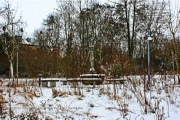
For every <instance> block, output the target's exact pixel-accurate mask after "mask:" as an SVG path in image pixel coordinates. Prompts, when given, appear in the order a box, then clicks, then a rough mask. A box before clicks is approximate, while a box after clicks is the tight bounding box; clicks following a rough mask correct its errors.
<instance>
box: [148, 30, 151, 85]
mask: <svg viewBox="0 0 180 120" xmlns="http://www.w3.org/2000/svg"><path fill="white" fill-rule="evenodd" d="M150 41H152V37H151V31H150V30H149V31H148V83H149V82H150V74H151V73H150Z"/></svg>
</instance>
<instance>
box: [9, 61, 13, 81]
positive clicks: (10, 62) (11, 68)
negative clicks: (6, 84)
mask: <svg viewBox="0 0 180 120" xmlns="http://www.w3.org/2000/svg"><path fill="white" fill-rule="evenodd" d="M9 64H10V66H9V67H10V78H11V79H13V74H14V71H13V59H12V58H10V59H9Z"/></svg>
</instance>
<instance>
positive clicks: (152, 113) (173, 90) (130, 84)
mask: <svg viewBox="0 0 180 120" xmlns="http://www.w3.org/2000/svg"><path fill="white" fill-rule="evenodd" d="M173 78H174V77H172V76H154V77H153V78H152V79H151V80H152V81H153V82H152V84H151V88H150V90H147V89H146V90H145V92H144V84H143V83H144V78H143V76H142V77H140V76H138V77H137V76H133V77H128V81H126V82H125V83H124V84H102V85H96V86H95V88H93V86H87V85H86V86H85V85H82V84H79V85H78V86H77V87H76V88H73V87H72V85H70V84H68V85H62V84H61V83H57V86H56V87H55V88H45V87H38V83H36V82H34V84H31V86H29V84H30V82H27V85H26V82H24V84H23V85H22V87H18V88H16V89H14V88H13V87H6V85H5V84H4V85H3V87H4V93H3V94H4V96H5V99H6V100H7V101H8V103H4V104H6V108H7V109H6V111H7V113H6V114H5V116H6V119H8V118H9V116H12V117H14V119H20V118H25V119H27V118H31V119H32V120H34V119H37V120H41V119H42V120H45V119H47V120H48V119H49V120H51V119H52V120H92V119H94V120H122V119H125V120H180V87H179V86H178V85H176V84H174V79H173ZM145 80H147V79H145ZM4 81H7V80H4ZM23 81H25V80H23ZM27 81H29V80H28V79H27ZM35 81H37V80H35ZM176 82H177V79H176ZM20 83H22V82H20ZM31 83H32V82H31ZM144 96H146V97H144ZM145 101H146V102H145ZM145 103H146V104H145ZM145 109H147V111H146V110H145ZM10 110H11V112H10Z"/></svg>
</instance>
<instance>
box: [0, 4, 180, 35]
mask: <svg viewBox="0 0 180 120" xmlns="http://www.w3.org/2000/svg"><path fill="white" fill-rule="evenodd" d="M102 1H103V2H104V1H107V0H102ZM116 1H118V0H116ZM170 1H171V2H172V3H176V7H178V6H177V5H179V4H180V1H179V0H170ZM175 1H176V2H175ZM3 2H4V1H2V0H1V2H0V4H2V3H3ZM9 2H10V3H12V7H13V8H17V10H18V12H19V13H21V15H22V18H23V21H25V22H26V23H27V25H28V26H27V28H26V29H25V31H26V33H27V35H28V36H32V34H33V32H34V30H35V29H38V28H40V27H41V24H42V22H43V19H45V18H47V16H48V15H49V14H50V13H52V12H53V11H54V8H56V7H57V6H56V0H9ZM173 6H174V5H173Z"/></svg>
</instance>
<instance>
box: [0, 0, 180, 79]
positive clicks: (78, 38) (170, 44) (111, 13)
mask: <svg viewBox="0 0 180 120" xmlns="http://www.w3.org/2000/svg"><path fill="white" fill-rule="evenodd" d="M170 5H171V4H170V2H166V1H165V0H152V1H148V0H119V1H118V2H116V3H115V2H110V3H109V4H107V3H102V4H100V2H98V1H92V0H91V1H90V0H86V1H82V0H64V1H62V0H57V8H56V9H55V11H53V12H52V13H51V14H49V15H48V17H47V18H46V19H45V20H44V21H43V25H42V28H39V29H38V30H35V32H34V38H33V39H31V42H30V43H31V44H32V45H37V46H39V47H43V46H48V47H49V48H50V49H51V50H52V53H53V50H54V51H55V52H56V53H57V51H56V50H57V49H58V53H57V55H56V56H53V57H51V59H54V60H55V61H56V66H54V67H53V68H54V72H60V73H62V74H63V75H64V76H66V77H78V76H79V75H80V74H82V73H88V72H89V69H90V62H89V51H90V47H91V46H92V45H93V46H94V58H95V60H94V62H95V70H96V71H97V72H99V73H102V72H107V71H111V69H113V68H112V66H114V65H118V66H120V68H121V75H130V74H144V73H147V37H148V35H147V32H148V31H149V30H150V31H151V37H152V39H153V40H152V42H151V43H150V45H151V51H150V52H151V71H152V73H157V72H165V71H168V72H175V73H179V62H180V54H179V52H180V50H179V46H180V40H179V34H178V32H179V24H180V22H179V12H177V14H175V13H174V12H172V10H171V9H170ZM2 12H3V11H2ZM1 14H3V13H1ZM34 54H36V53H34ZM49 57H50V56H49ZM23 58H25V57H23ZM47 58H48V57H47ZM24 61H28V60H25V59H24ZM43 62H46V63H47V64H48V65H49V64H51V62H52V61H51V62H50V60H49V62H48V59H46V60H44V61H41V63H43ZM31 64H32V65H36V66H38V65H39V64H35V63H31ZM47 64H44V65H43V66H41V68H44V69H42V70H44V72H52V71H51V69H46V70H45V68H46V67H47V66H48V65H47ZM115 68H117V66H115ZM28 69H30V66H29V68H28ZM31 69H32V68H31ZM26 70H27V69H26ZM117 71H119V70H117ZM109 73H111V75H114V74H117V73H116V72H115V73H113V72H108V74H109ZM53 74H55V73H53Z"/></svg>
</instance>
